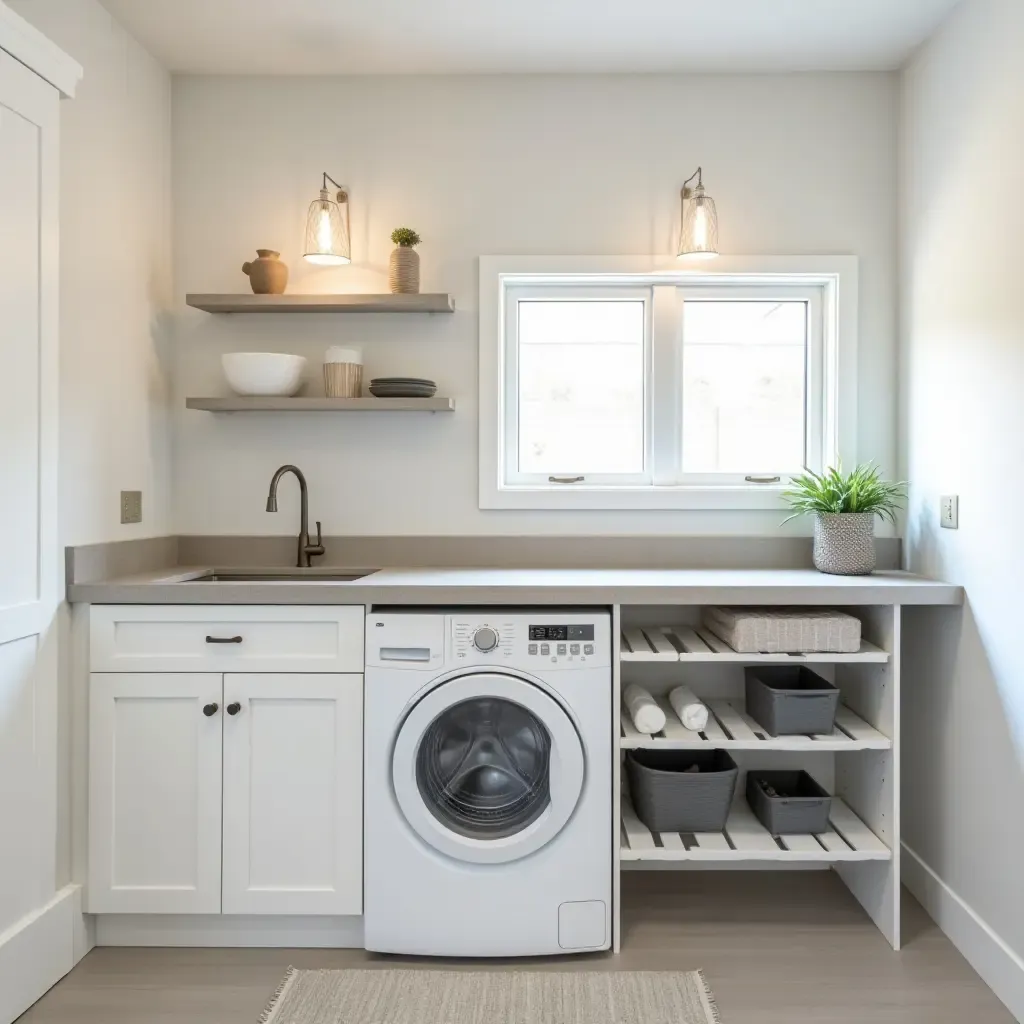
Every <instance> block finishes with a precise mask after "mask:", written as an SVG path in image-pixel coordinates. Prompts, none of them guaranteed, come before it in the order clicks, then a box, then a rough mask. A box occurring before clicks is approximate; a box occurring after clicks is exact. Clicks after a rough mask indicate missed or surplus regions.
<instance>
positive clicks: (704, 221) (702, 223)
mask: <svg viewBox="0 0 1024 1024" xmlns="http://www.w3.org/2000/svg"><path fill="white" fill-rule="evenodd" d="M693 245H694V248H696V249H707V247H708V215H707V211H706V210H705V209H704V203H703V202H702V201H701V200H699V199H698V200H697V201H696V205H695V208H694V211H693Z"/></svg>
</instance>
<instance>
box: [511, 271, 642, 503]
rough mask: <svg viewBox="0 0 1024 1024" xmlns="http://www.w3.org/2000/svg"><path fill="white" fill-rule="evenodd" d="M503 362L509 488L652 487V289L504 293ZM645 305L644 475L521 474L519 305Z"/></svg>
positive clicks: (541, 288)
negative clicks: (576, 480)
mask: <svg viewBox="0 0 1024 1024" xmlns="http://www.w3.org/2000/svg"><path fill="white" fill-rule="evenodd" d="M504 298H505V315H504V321H505V326H504V353H503V355H504V360H503V367H502V369H503V385H502V389H501V390H502V410H503V414H502V418H501V419H502V432H503V437H502V453H503V462H504V466H503V470H502V477H503V481H504V484H505V486H508V487H527V488H530V489H535V488H553V489H558V490H562V489H565V488H566V487H576V486H578V484H577V483H560V482H558V478H564V479H572V478H573V477H576V476H581V475H582V476H584V478H585V479H584V481H583V482H584V483H585V484H586V486H588V487H608V486H620V487H649V486H651V484H652V483H653V478H652V474H651V447H652V430H651V400H650V390H651V348H652V346H651V289H650V288H649V287H636V286H628V285H622V286H596V285H595V286H567V285H545V284H538V285H533V286H529V287H510V288H507V289H506V290H505V296H504ZM573 300H576V301H586V302H591V301H593V302H616V301H618V302H629V301H634V302H637V301H639V302H642V303H643V304H644V337H643V356H642V358H643V385H644V400H643V438H644V439H643V457H644V468H643V471H642V472H640V473H585V474H582V473H579V472H577V471H576V470H574V469H572V468H571V467H568V466H567V467H565V469H564V470H559V471H557V472H556V473H528V472H524V471H522V470H520V468H519V400H520V396H519V348H520V345H519V303H520V302H524V301H525V302H559V301H562V302H565V301H573Z"/></svg>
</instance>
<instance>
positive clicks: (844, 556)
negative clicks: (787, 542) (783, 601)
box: [782, 463, 906, 576]
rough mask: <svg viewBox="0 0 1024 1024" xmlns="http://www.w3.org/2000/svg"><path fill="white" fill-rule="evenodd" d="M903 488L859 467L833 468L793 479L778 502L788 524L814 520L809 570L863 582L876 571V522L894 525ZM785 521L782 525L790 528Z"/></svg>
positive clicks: (873, 470)
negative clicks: (782, 505)
mask: <svg viewBox="0 0 1024 1024" xmlns="http://www.w3.org/2000/svg"><path fill="white" fill-rule="evenodd" d="M905 488H906V485H905V484H902V483H889V482H887V481H885V480H883V479H882V474H881V472H880V470H879V469H878V467H877V466H873V465H871V463H864V464H862V465H860V466H857V467H856V469H854V470H852V471H851V472H849V473H844V472H843V470H842V467H841V466H840V467H838V468H836V467H833V468H832V469H829V470H826V471H825V472H824V473H814V472H811V471H808V472H807V473H804V474H802V475H801V476H797V477H794V478H793V479H792V481H791V482H790V487H789V489H788V490H786V491H784V492H783V495H782V497H783V499H784V500H785V501H786V503H787V504H788V505H789V506H790V508H792V509H793V510H794V513H793V515H791V516H790V517H789V519H795V518H796V517H797V516H803V515H813V516H814V567H815V568H816V569H817V570H818V571H819V572H827V573H830V574H832V575H834V576H866V575H867V574H868V573H870V572H872V571H873V570H874V568H875V516H879V517H880V518H881V519H888V520H889V522H891V523H895V522H896V512H897V511H898V510H899V509H900V508H901V507H902V500H903V498H904V497H905V496H906V489H905ZM789 519H787V520H786V522H787V523H788V522H789Z"/></svg>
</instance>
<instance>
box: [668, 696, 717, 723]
mask: <svg viewBox="0 0 1024 1024" xmlns="http://www.w3.org/2000/svg"><path fill="white" fill-rule="evenodd" d="M668 702H669V703H670V704H671V705H672V710H673V711H674V712H675V713H676V714H677V715H678V716H679V721H680V722H682V723H683V725H684V726H685V727H686V728H687V729H689V730H690V731H691V732H703V731H704V729H705V728H706V727H707V724H708V709H707V708H706V707H705V706H704V705H703V704H702V703H701V702H700V701H699V700H698V699H697V697H696V696H695V695H694V692H693V690H691V689H690V688H689V687H688V686H677V687H676V688H675V689H674V690H673V691H672V692H671V693H670V694H669V695H668Z"/></svg>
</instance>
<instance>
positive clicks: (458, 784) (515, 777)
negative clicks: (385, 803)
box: [392, 672, 584, 863]
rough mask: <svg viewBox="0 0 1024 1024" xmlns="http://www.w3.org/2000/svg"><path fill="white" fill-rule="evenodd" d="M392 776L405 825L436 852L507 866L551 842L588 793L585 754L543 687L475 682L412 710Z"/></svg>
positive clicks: (509, 679) (493, 678)
mask: <svg viewBox="0 0 1024 1024" xmlns="http://www.w3.org/2000/svg"><path fill="white" fill-rule="evenodd" d="M392 773H393V780H394V785H395V794H396V796H397V798H398V802H399V805H400V806H401V808H402V811H403V813H404V814H405V817H406V819H407V820H408V822H409V824H410V825H411V826H412V827H413V829H414V830H415V831H416V832H417V833H418V834H419V835H420V837H421V838H423V839H425V840H426V841H427V842H428V843H430V844H431V845H432V846H433V847H435V849H438V850H440V851H441V852H443V853H447V854H449V855H450V856H454V857H456V858H458V859H460V860H466V861H471V862H475V863H497V862H507V861H510V860H516V859H518V858H520V857H525V856H526V855H527V854H529V853H532V852H534V851H535V850H537V849H539V848H540V847H541V846H543V845H544V844H545V843H547V842H549V841H550V840H551V839H552V838H554V836H555V835H557V834H558V832H559V831H561V829H562V828H563V827H564V825H565V824H566V822H567V821H568V820H569V818H570V817H571V815H572V812H573V810H574V809H575V807H576V803H577V802H578V800H579V797H580V793H581V792H582V788H583V775H584V757H583V747H582V744H581V742H580V739H579V735H578V733H577V732H576V729H575V727H574V725H573V724H572V721H571V719H570V718H569V716H568V714H567V713H566V711H565V710H564V709H563V708H562V706H561V705H560V704H559V703H558V702H557V701H556V700H554V698H552V697H551V696H550V695H549V694H548V693H546V692H545V691H544V690H543V689H541V687H539V686H537V685H536V684H534V683H532V682H530V681H529V680H526V679H523V678H521V677H518V676H513V675H506V674H504V673H495V672H472V673H469V674H467V675H463V676H459V677H457V678H455V679H452V680H449V681H448V682H445V683H442V684H441V685H440V686H438V687H436V688H435V689H433V690H431V691H430V692H429V693H427V694H426V695H425V696H424V697H423V698H421V700H420V701H419V702H418V703H417V704H416V705H415V706H414V707H413V708H412V710H411V711H410V712H409V714H408V716H407V717H406V719H405V721H404V722H403V724H402V728H401V730H400V731H399V734H398V739H397V741H396V744H395V753H394V762H393V766H392Z"/></svg>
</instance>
